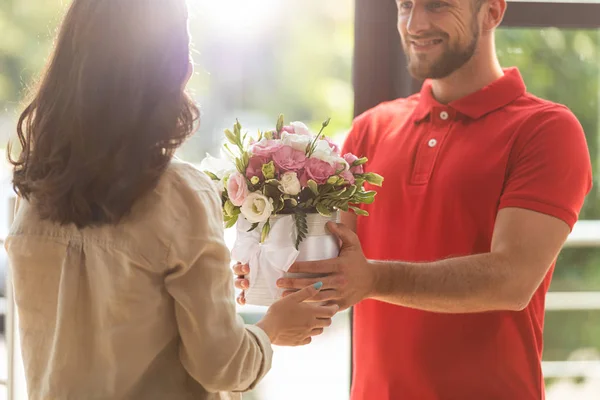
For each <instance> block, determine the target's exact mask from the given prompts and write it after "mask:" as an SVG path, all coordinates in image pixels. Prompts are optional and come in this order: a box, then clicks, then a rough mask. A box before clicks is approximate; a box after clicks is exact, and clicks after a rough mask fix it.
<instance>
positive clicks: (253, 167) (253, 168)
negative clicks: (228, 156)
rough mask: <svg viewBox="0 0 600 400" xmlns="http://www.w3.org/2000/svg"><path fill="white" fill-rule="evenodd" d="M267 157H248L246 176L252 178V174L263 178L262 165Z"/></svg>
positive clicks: (266, 161)
mask: <svg viewBox="0 0 600 400" xmlns="http://www.w3.org/2000/svg"><path fill="white" fill-rule="evenodd" d="M268 162H269V161H268V159H267V157H260V156H254V157H251V158H250V161H249V162H248V168H246V177H247V178H248V179H252V177H253V176H258V177H259V178H261V179H262V178H263V177H264V176H263V173H262V166H263V164H266V163H268Z"/></svg>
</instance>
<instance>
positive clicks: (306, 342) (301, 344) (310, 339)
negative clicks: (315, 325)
mask: <svg viewBox="0 0 600 400" xmlns="http://www.w3.org/2000/svg"><path fill="white" fill-rule="evenodd" d="M310 342H312V338H309V337H307V338H306V339H304V340H303V341H301V342H300V343H298V345H299V346H305V345H307V344H310Z"/></svg>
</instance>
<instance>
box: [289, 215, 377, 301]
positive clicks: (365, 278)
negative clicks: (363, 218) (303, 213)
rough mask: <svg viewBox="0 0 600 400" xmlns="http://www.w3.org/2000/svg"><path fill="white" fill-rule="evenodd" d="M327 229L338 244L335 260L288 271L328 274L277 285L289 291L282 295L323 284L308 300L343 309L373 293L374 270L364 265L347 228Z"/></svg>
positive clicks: (298, 264) (297, 265)
mask: <svg viewBox="0 0 600 400" xmlns="http://www.w3.org/2000/svg"><path fill="white" fill-rule="evenodd" d="M327 228H328V229H329V231H330V232H331V233H333V234H334V235H336V236H337V237H338V238H339V239H340V240H341V242H342V246H341V250H340V255H339V257H338V258H333V259H330V260H323V261H305V262H296V263H294V264H293V265H292V266H291V267H290V269H289V271H288V272H292V273H309V274H329V275H328V276H326V277H320V278H293V279H292V278H282V279H279V280H278V281H277V286H278V287H280V288H283V289H290V290H288V291H286V292H285V293H284V296H286V295H289V294H291V293H293V292H294V291H295V290H298V289H302V288H304V287H306V286H308V285H312V284H314V283H316V282H323V288H322V289H321V292H319V294H317V295H316V296H314V297H313V298H311V301H328V302H331V303H333V304H337V305H339V306H340V310H345V309H347V308H349V307H352V306H353V305H354V304H356V303H358V302H359V301H361V300H363V299H365V298H367V297H369V296H370V295H371V294H372V293H373V290H374V289H375V284H376V281H377V276H376V269H375V268H374V267H373V266H372V265H370V264H369V263H368V262H367V259H366V258H365V256H364V254H363V252H362V248H361V245H360V241H359V240H358V237H357V236H356V234H355V233H354V232H353V231H352V230H351V229H349V228H348V227H346V226H345V225H343V224H335V223H333V222H329V223H328V224H327Z"/></svg>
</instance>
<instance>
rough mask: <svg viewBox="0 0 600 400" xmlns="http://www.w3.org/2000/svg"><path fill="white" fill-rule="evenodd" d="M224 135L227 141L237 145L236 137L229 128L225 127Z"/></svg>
mask: <svg viewBox="0 0 600 400" xmlns="http://www.w3.org/2000/svg"><path fill="white" fill-rule="evenodd" d="M225 137H226V138H227V140H229V143H231V144H234V145H236V146H237V144H238V141H237V138H236V136H235V134H234V133H233V132H231V131H230V130H229V129H225Z"/></svg>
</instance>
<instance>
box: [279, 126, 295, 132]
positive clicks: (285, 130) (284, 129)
mask: <svg viewBox="0 0 600 400" xmlns="http://www.w3.org/2000/svg"><path fill="white" fill-rule="evenodd" d="M282 132H287V133H296V131H295V130H294V127H293V126H291V125H286V126H284V127H283V129H282Z"/></svg>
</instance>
